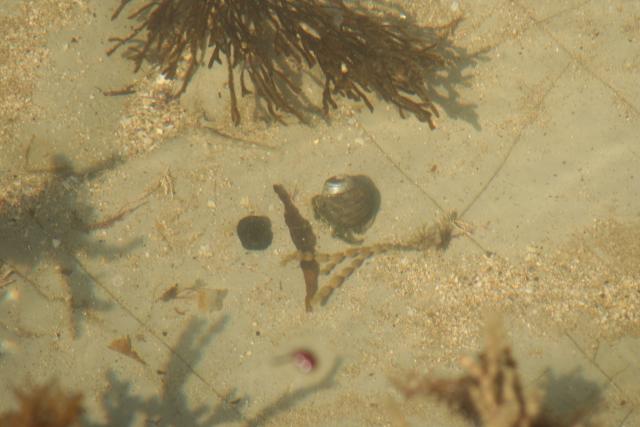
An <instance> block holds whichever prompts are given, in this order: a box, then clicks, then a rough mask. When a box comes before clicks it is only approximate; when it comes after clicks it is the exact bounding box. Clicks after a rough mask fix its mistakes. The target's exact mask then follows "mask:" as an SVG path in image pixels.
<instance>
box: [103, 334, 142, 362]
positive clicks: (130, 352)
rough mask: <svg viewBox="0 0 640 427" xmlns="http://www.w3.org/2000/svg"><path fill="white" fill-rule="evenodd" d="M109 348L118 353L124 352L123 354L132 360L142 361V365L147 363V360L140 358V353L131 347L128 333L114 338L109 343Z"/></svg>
mask: <svg viewBox="0 0 640 427" xmlns="http://www.w3.org/2000/svg"><path fill="white" fill-rule="evenodd" d="M109 349H110V350H113V351H117V352H118V353H120V354H124V355H125V356H127V357H130V358H132V359H133V360H136V361H138V362H140V363H142V364H143V365H146V364H147V362H145V361H144V360H142V358H141V357H140V355H139V354H138V353H137V352H136V351H135V350H134V349H133V347H131V338H130V337H129V335H126V336H124V337H122V338H118V339H117V340H114V341H113V342H112V343H111V344H109Z"/></svg>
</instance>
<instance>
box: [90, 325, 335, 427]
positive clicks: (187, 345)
mask: <svg viewBox="0 0 640 427" xmlns="http://www.w3.org/2000/svg"><path fill="white" fill-rule="evenodd" d="M226 323H227V317H223V318H222V319H220V320H219V321H217V322H215V323H213V324H210V323H209V322H208V321H206V320H203V319H198V318H193V319H191V321H190V322H189V324H188V325H186V326H185V329H184V331H183V332H182V334H181V335H180V337H179V338H178V342H177V344H176V346H175V347H173V348H170V347H168V346H167V347H168V348H170V349H171V350H170V352H171V355H170V357H169V360H168V362H167V364H166V367H165V368H164V369H161V370H159V372H164V374H163V376H164V378H163V381H162V386H161V388H160V391H159V393H158V394H157V395H154V396H151V397H148V398H143V397H141V396H138V395H135V394H133V393H132V391H131V382H130V381H123V380H120V379H119V378H118V377H117V375H116V374H115V373H114V372H112V371H109V372H107V375H106V379H107V386H106V389H105V392H104V393H103V394H102V399H101V402H102V409H103V411H104V413H105V417H106V420H105V421H104V423H102V422H94V421H91V420H90V419H89V416H88V414H85V415H84V419H83V423H82V425H83V426H85V427H110V426H118V427H129V426H132V425H134V423H135V422H136V420H138V421H139V420H140V417H143V419H144V422H145V425H149V426H155V427H207V426H216V425H220V424H229V423H241V424H243V425H251V426H256V425H260V424H264V423H265V422H266V420H268V419H269V418H271V417H274V416H275V415H277V414H278V413H280V412H283V411H286V410H288V409H290V408H292V407H293V406H295V405H296V404H298V403H300V402H301V401H303V400H304V399H306V398H308V397H309V396H310V395H311V394H313V393H315V392H318V391H320V390H323V389H327V388H330V387H333V386H334V385H335V381H334V379H335V375H336V373H337V371H338V369H339V368H340V365H341V360H340V359H336V361H335V362H334V364H333V366H332V367H331V369H329V371H328V372H327V373H326V375H324V376H323V377H322V378H321V379H319V380H318V381H317V382H316V383H314V384H311V385H308V386H305V387H303V388H301V389H299V390H297V391H294V392H292V393H286V394H284V395H282V396H281V397H280V398H278V399H277V400H276V401H275V402H273V403H272V404H270V405H268V406H266V407H265V408H264V409H262V410H261V411H260V412H259V413H258V414H257V415H256V416H255V417H254V418H252V419H250V420H247V419H246V418H245V417H244V416H243V414H242V413H241V410H240V408H239V407H238V406H236V405H237V403H238V402H240V401H241V400H246V396H241V397H236V390H230V391H227V392H225V393H222V392H220V391H219V390H217V389H216V387H215V383H210V382H209V381H208V380H207V379H206V378H204V377H203V376H201V375H200V374H199V373H198V372H197V371H196V369H195V368H196V365H197V364H198V363H199V362H200V361H201V360H202V358H203V357H204V356H205V354H207V355H210V354H211V352H209V351H208V347H209V345H210V344H211V342H212V341H213V339H214V337H215V336H216V335H218V334H220V333H221V332H222V330H223V329H224V327H225V325H226ZM192 375H193V376H196V377H197V378H198V379H200V380H201V381H202V383H204V384H205V385H207V386H208V388H209V389H210V390H211V393H210V395H211V396H210V397H211V399H210V400H211V405H198V406H195V407H190V405H189V403H188V399H187V394H186V391H185V385H186V383H187V381H188V380H189V379H190V378H191V376H192ZM214 401H215V402H214Z"/></svg>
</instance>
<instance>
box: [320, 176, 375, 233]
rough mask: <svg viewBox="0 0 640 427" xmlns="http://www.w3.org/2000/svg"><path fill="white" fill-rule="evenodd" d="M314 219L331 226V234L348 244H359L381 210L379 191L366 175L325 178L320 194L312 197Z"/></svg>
mask: <svg viewBox="0 0 640 427" xmlns="http://www.w3.org/2000/svg"><path fill="white" fill-rule="evenodd" d="M311 203H312V205H313V212H314V213H315V215H316V218H319V219H322V220H323V221H325V222H326V223H327V224H329V225H330V226H331V229H332V234H333V235H334V236H336V237H339V238H340V239H342V240H344V241H345V242H347V243H353V244H356V243H362V240H360V239H358V238H356V237H355V236H354V233H355V234H362V233H364V232H365V231H367V229H368V228H369V227H370V226H371V224H373V221H374V220H375V217H376V214H377V213H378V210H379V209H380V191H379V190H378V188H377V187H376V185H375V184H374V182H373V180H372V179H371V178H369V177H368V176H366V175H338V176H333V177H331V178H329V179H327V180H326V181H325V183H324V186H323V188H322V193H321V194H318V195H317V196H315V197H313V199H311Z"/></svg>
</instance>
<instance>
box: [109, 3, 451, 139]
mask: <svg viewBox="0 0 640 427" xmlns="http://www.w3.org/2000/svg"><path fill="white" fill-rule="evenodd" d="M131 2H132V1H131V0H121V2H120V5H119V7H118V8H117V9H116V11H115V13H114V14H113V17H112V18H113V19H115V18H116V17H118V16H119V15H120V13H121V12H122V10H123V9H124V8H125V7H126V6H127V5H128V4H129V3H131ZM139 3H140V7H139V8H138V9H136V10H135V11H133V12H132V13H131V14H130V15H129V16H128V18H129V19H132V20H137V21H139V23H138V24H137V25H136V26H135V27H134V28H133V30H132V31H131V32H130V33H129V34H128V35H126V36H125V37H122V38H120V37H115V38H111V39H110V41H112V42H115V44H114V45H113V47H112V48H111V49H109V51H108V52H107V54H109V55H110V54H112V53H113V52H114V51H116V50H117V49H118V48H120V47H122V46H124V45H127V47H128V50H127V52H126V55H127V56H128V57H129V59H131V60H133V61H134V63H135V70H136V71H138V70H139V69H140V67H141V66H142V63H143V62H144V61H145V60H153V61H155V62H156V63H157V64H158V65H159V67H160V71H161V72H162V73H163V74H165V75H166V76H167V77H168V78H180V79H181V80H182V86H181V88H180V90H179V91H178V93H177V94H176V95H179V94H181V93H183V92H184V91H185V90H186V87H187V85H188V84H189V81H190V80H191V78H192V77H193V75H194V73H195V71H196V70H197V68H198V67H199V66H201V65H204V64H207V66H208V67H209V68H211V67H212V66H213V65H214V63H219V64H222V63H223V61H222V59H221V54H222V56H224V62H225V63H226V67H227V74H228V76H227V79H228V81H227V83H228V87H229V94H230V98H231V118H232V121H233V123H234V124H236V125H237V124H239V123H240V113H239V111H238V107H237V104H238V103H237V97H236V84H237V83H238V82H239V84H240V89H241V95H242V96H244V95H246V94H249V93H251V91H250V90H249V89H248V87H247V83H246V81H245V77H246V76H248V77H249V80H250V81H251V86H252V88H253V91H255V93H256V95H257V96H258V97H259V98H261V99H263V100H265V101H266V107H267V110H268V112H269V114H270V116H271V117H273V118H274V119H276V120H279V121H282V119H281V118H280V115H279V113H278V112H279V111H282V112H285V113H288V114H291V115H294V116H296V117H297V118H298V119H299V120H300V121H302V122H305V121H306V120H305V117H304V116H303V114H302V111H303V108H300V107H301V106H306V107H308V108H307V109H309V108H313V109H316V108H317V107H315V106H312V103H310V102H308V101H307V100H306V98H305V95H304V94H303V91H302V84H301V81H302V78H301V75H302V72H304V71H307V70H311V69H312V68H314V66H315V65H318V67H319V69H320V70H321V72H322V74H323V77H324V82H323V83H321V82H317V84H318V85H320V86H322V109H323V111H324V113H325V114H327V113H328V111H329V109H330V108H337V103H336V102H335V100H334V99H333V96H334V95H338V96H341V97H346V98H349V99H351V100H354V101H359V102H362V103H364V104H365V105H366V106H367V107H368V108H369V110H371V111H373V104H372V102H371V101H370V100H369V95H368V94H370V93H371V92H373V93H375V94H376V95H377V96H379V97H380V98H381V99H382V100H384V101H386V102H389V103H392V104H394V105H395V106H397V107H398V110H399V112H400V115H401V116H402V117H404V112H409V113H411V114H413V115H414V116H415V117H416V118H418V119H419V120H420V121H424V122H427V123H428V124H429V126H430V127H431V128H432V129H433V128H435V124H434V121H433V117H434V116H436V117H437V116H438V110H437V109H436V107H435V105H434V104H433V103H432V101H431V99H430V96H429V94H430V93H431V92H433V91H432V87H431V86H432V85H433V84H432V83H430V81H429V79H428V76H429V75H428V74H427V73H429V72H431V73H432V74H431V75H433V71H434V68H436V67H444V66H446V65H448V64H450V63H451V61H449V60H448V59H449V57H454V56H455V54H454V53H453V49H452V48H451V47H450V46H447V45H446V43H444V41H445V40H446V39H447V37H448V35H449V34H450V33H451V32H452V31H453V29H454V27H455V26H456V24H457V22H458V20H453V21H451V22H449V23H448V24H446V25H442V26H439V27H424V26H420V25H417V24H416V23H414V22H413V21H412V20H411V19H407V17H406V15H405V14H403V13H399V14H398V13H396V14H391V13H387V12H383V11H374V10H369V9H365V8H362V7H360V6H357V5H355V4H349V6H347V5H346V4H345V3H344V2H343V1H342V0H286V1H285V0H234V1H225V0H209V1H202V0H153V1H147V2H139ZM140 21H141V22H140ZM238 68H239V69H240V75H239V77H238V76H237V69H238Z"/></svg>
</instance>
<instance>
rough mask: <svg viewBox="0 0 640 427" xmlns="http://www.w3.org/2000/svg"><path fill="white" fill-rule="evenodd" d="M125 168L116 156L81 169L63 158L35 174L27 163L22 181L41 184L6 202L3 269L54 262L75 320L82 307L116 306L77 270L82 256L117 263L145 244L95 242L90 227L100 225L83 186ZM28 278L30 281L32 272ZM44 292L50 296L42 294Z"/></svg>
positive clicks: (0, 232) (1, 205)
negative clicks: (119, 166) (96, 291)
mask: <svg viewBox="0 0 640 427" xmlns="http://www.w3.org/2000/svg"><path fill="white" fill-rule="evenodd" d="M27 159H28V153H27ZM119 164H121V160H120V159H119V158H118V157H115V156H114V157H111V158H109V159H107V160H105V161H102V162H97V163H95V164H93V165H91V166H89V167H88V168H86V169H84V170H77V169H76V168H74V166H73V165H72V164H71V161H70V160H69V159H68V158H67V157H66V156H65V155H62V154H58V155H55V156H54V157H53V158H52V160H51V164H50V166H49V167H47V168H42V169H29V166H28V163H27V164H26V165H25V168H26V169H27V170H26V171H25V174H24V177H23V178H24V180H23V181H22V182H33V183H36V184H34V187H33V188H24V189H22V188H20V189H18V190H17V194H18V195H17V196H15V197H14V199H13V200H1V199H0V236H1V239H0V264H2V263H4V262H6V263H9V264H11V265H13V266H16V265H20V266H26V267H27V268H28V269H30V270H33V269H35V268H36V267H37V266H38V265H39V264H40V263H41V262H43V261H45V260H46V261H49V262H50V263H51V264H53V265H54V266H55V267H56V269H57V271H58V272H59V273H60V279H61V280H62V281H63V282H64V285H65V287H67V288H68V294H69V296H70V304H71V307H72V308H73V309H74V310H73V311H74V316H75V313H78V312H79V310H77V309H79V308H83V309H92V310H107V309H109V308H110V307H111V303H110V302H108V301H103V300H99V299H98V298H97V296H96V295H95V287H94V286H93V283H92V280H91V278H90V277H89V276H88V275H87V273H86V272H85V271H84V270H83V269H81V268H77V267H78V262H77V258H76V257H77V256H78V255H79V254H85V255H86V256H89V257H92V258H98V257H103V258H106V259H108V260H113V259H116V258H118V257H120V256H122V255H124V254H126V253H129V252H130V251H132V250H134V249H135V248H137V247H139V246H140V245H141V243H142V239H141V238H135V239H132V240H130V241H129V242H127V243H125V244H123V245H111V244H107V243H105V242H103V241H101V240H99V239H96V238H94V237H93V236H92V235H91V229H90V227H89V226H88V225H87V224H88V223H89V222H91V221H92V220H95V217H96V212H95V209H94V208H93V207H92V206H91V205H89V204H88V203H86V202H85V201H84V200H83V198H82V196H81V194H82V191H81V190H82V189H83V186H84V185H85V184H87V183H88V182H90V181H92V180H94V179H96V178H98V177H99V176H100V175H102V174H103V173H105V172H107V171H109V170H112V169H114V168H115V167H117V166H118V165H119ZM16 178H17V177H16ZM29 179H31V180H29ZM22 274H23V277H24V278H25V279H27V277H28V275H29V272H28V271H27V272H24V273H22ZM27 281H28V282H29V283H31V284H32V285H34V286H37V284H35V283H33V282H31V281H30V280H28V279H27ZM38 292H39V293H40V295H43V296H44V293H43V292H42V291H41V290H38ZM75 317H78V316H75ZM76 327H77V323H76V325H74V328H76ZM75 332H76V333H77V332H78V331H77V330H76V331H75Z"/></svg>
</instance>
